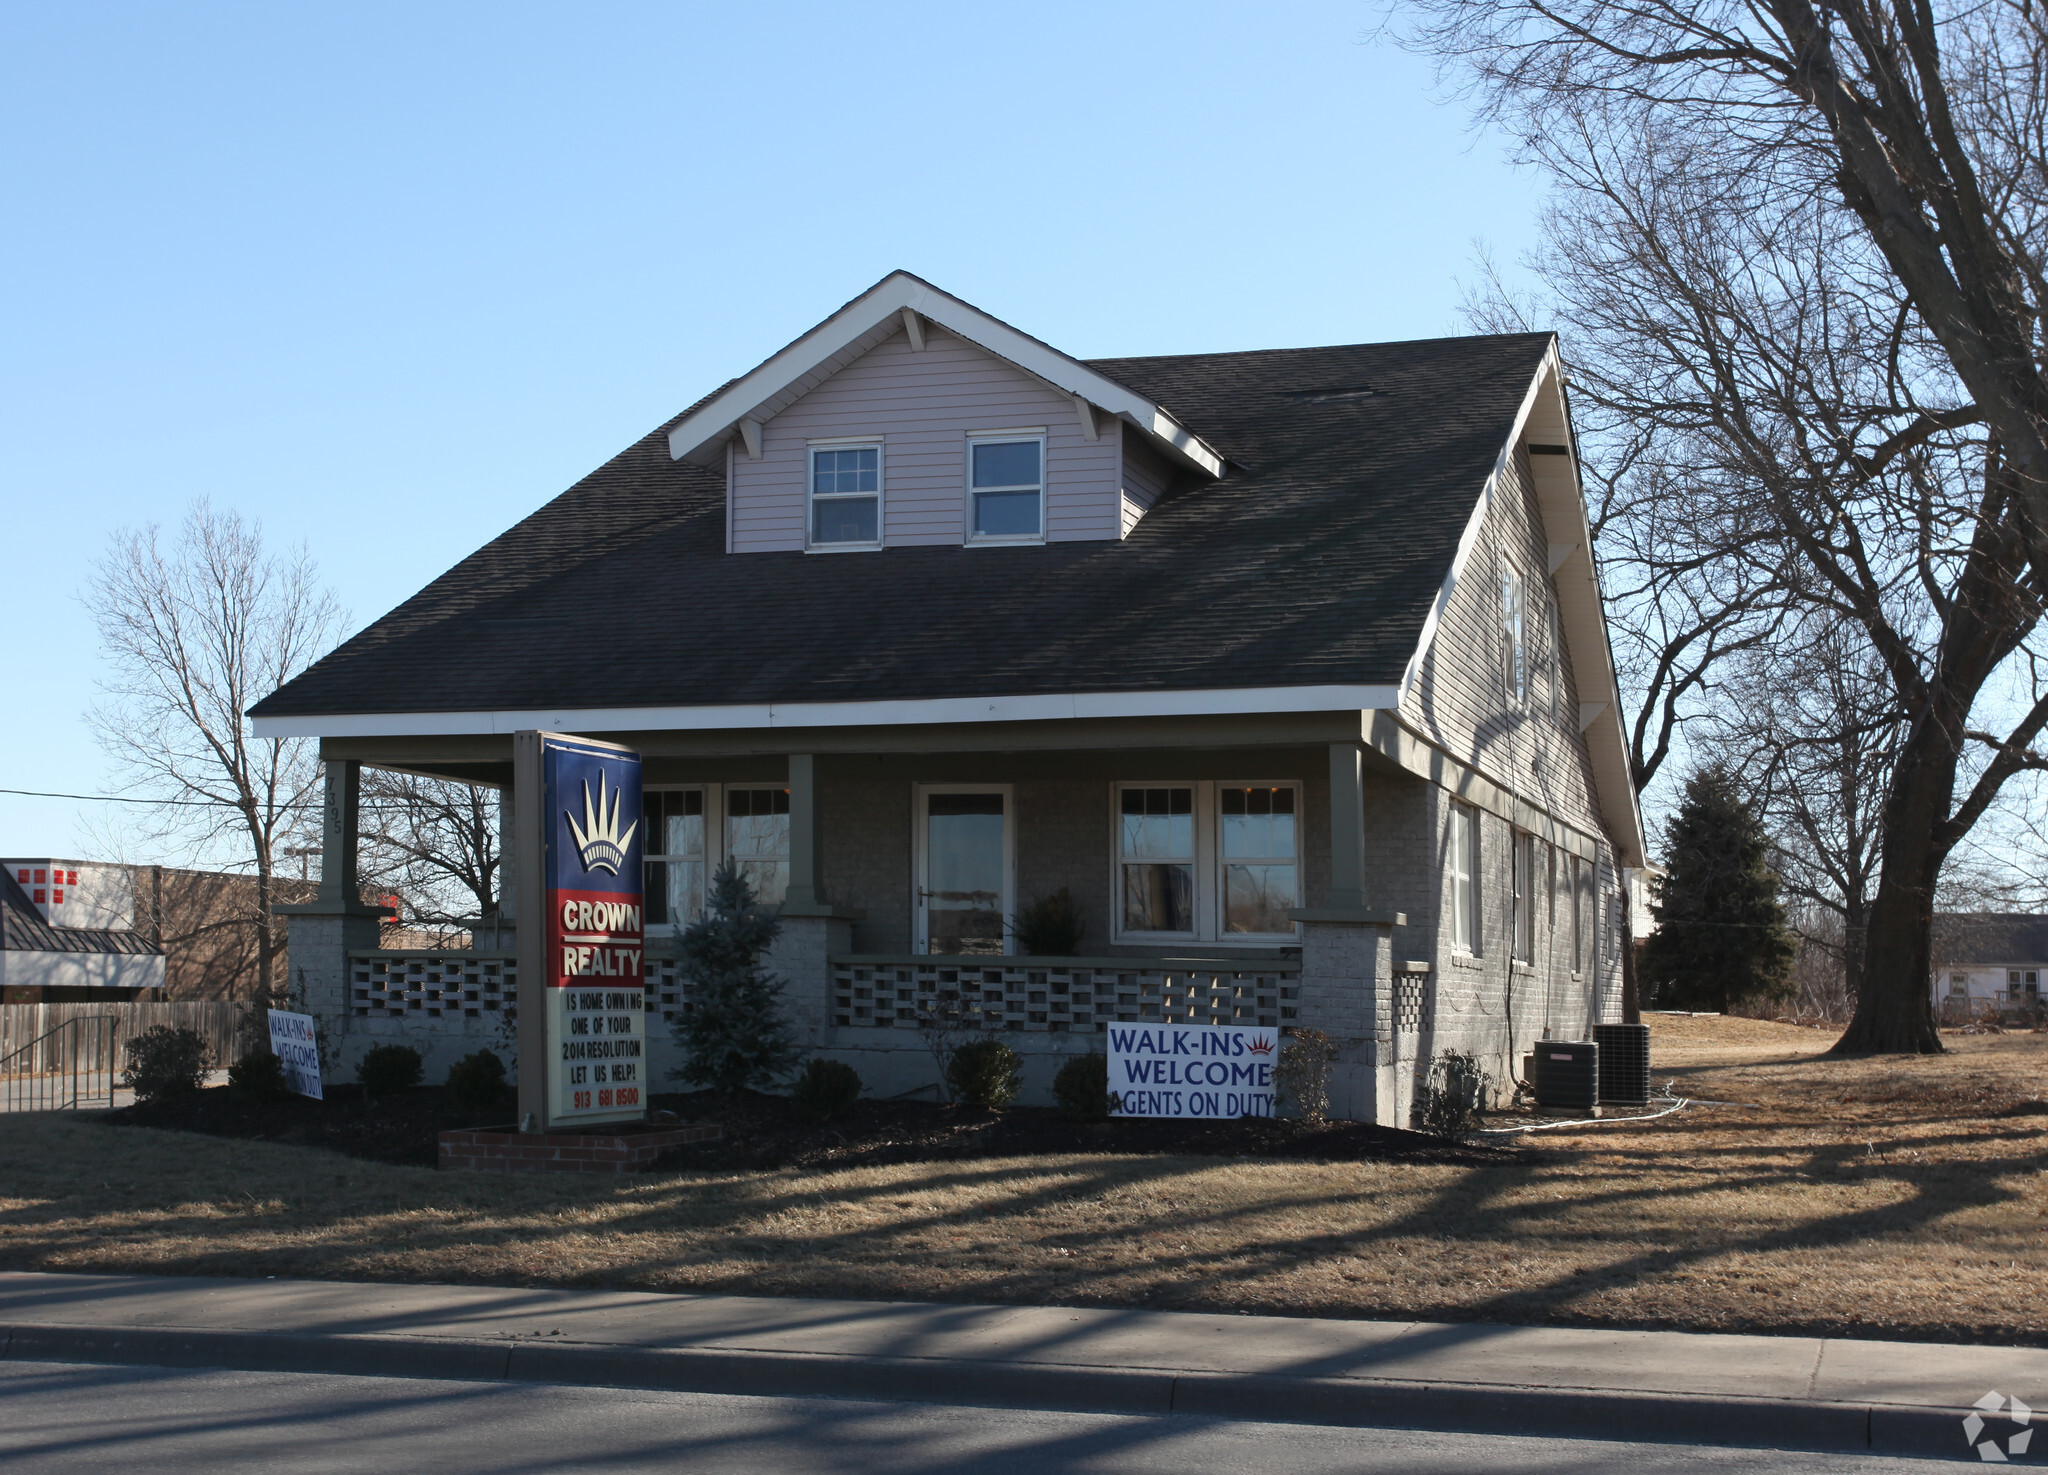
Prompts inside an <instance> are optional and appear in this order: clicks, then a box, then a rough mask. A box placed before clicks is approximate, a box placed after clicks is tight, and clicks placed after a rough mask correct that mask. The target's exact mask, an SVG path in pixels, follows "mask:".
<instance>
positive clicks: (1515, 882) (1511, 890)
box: [1508, 830, 1536, 963]
mask: <svg viewBox="0 0 2048 1475" xmlns="http://www.w3.org/2000/svg"><path fill="white" fill-rule="evenodd" d="M1535 888H1536V837H1535V836H1534V835H1532V834H1530V833H1529V832H1528V831H1527V830H1513V831H1510V832H1509V835H1508V957H1509V958H1510V959H1511V960H1512V961H1514V962H1517V963H1533V962H1535V961H1536V897H1535Z"/></svg>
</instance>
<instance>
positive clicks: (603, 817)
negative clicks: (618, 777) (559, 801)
mask: <svg viewBox="0 0 2048 1475" xmlns="http://www.w3.org/2000/svg"><path fill="white" fill-rule="evenodd" d="M622 797H623V796H622V795H621V793H620V791H619V790H618V789H616V788H614V789H613V790H612V791H611V803H610V805H609V806H607V805H606V803H605V791H604V770H603V769H602V768H600V769H599V770H598V771H597V807H596V809H595V810H593V809H592V808H591V805H590V781H589V780H588V779H586V780H584V783H583V823H582V824H580V825H579V824H577V823H576V816H575V815H574V814H573V813H571V812H570V811H569V810H566V809H565V810H563V811H562V818H563V819H566V820H567V821H569V833H570V834H572V835H574V836H575V837H576V853H577V855H579V856H581V857H582V859H583V869H584V870H586V871H610V872H611V873H612V874H613V875H614V876H616V875H617V874H618V873H619V867H621V866H623V865H624V864H625V863H626V847H627V846H628V845H631V844H632V843H633V832H634V831H635V830H637V829H639V828H640V821H638V820H637V819H636V820H634V821H633V823H631V824H630V825H627V826H626V833H625V834H623V835H621V834H620V833H619V801H620V799H621V798H622Z"/></svg>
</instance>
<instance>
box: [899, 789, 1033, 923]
mask: <svg viewBox="0 0 2048 1475" xmlns="http://www.w3.org/2000/svg"><path fill="white" fill-rule="evenodd" d="M933 794H1001V795H1002V796H1003V902H1002V912H1003V951H1002V954H1001V956H1003V957H1006V958H1007V957H1010V956H1012V955H1014V954H1015V953H1016V951H1017V937H1016V931H1015V926H1016V916H1017V795H1016V792H1015V788H1014V786H1013V785H1010V784H913V785H912V786H911V794H910V846H911V872H910V884H911V887H912V890H911V896H910V930H911V938H910V950H911V951H912V952H913V953H919V954H925V955H929V954H930V952H931V945H932V936H931V914H930V912H929V911H928V910H927V909H926V907H925V904H924V892H925V891H927V890H928V889H930V884H931V873H930V871H929V870H928V869H927V866H928V864H929V862H930V860H931V856H930V854H929V851H930V849H931V816H930V814H929V813H927V811H926V807H925V800H926V799H928V798H929V797H930V796H931V795H933ZM944 956H951V955H950V954H946V955H944ZM966 956H973V955H966Z"/></svg>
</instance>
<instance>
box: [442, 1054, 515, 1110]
mask: <svg viewBox="0 0 2048 1475" xmlns="http://www.w3.org/2000/svg"><path fill="white" fill-rule="evenodd" d="M447 1089H448V1104H449V1105H450V1106H452V1107H454V1108H455V1109H456V1110H457V1111H488V1110H490V1109H491V1108H492V1107H494V1106H496V1105H497V1104H498V1103H499V1102H500V1101H502V1100H504V1099H505V1062H504V1061H502V1060H500V1059H499V1058H498V1057H497V1056H496V1055H495V1054H494V1053H493V1052H491V1051H489V1050H479V1051H477V1052H476V1054H474V1055H465V1056H463V1057H462V1058H461V1059H460V1060H458V1061H456V1062H455V1063H454V1064H453V1065H451V1066H449V1067H448V1088H447Z"/></svg>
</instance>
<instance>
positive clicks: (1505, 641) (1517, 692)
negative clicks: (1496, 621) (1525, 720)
mask: <svg viewBox="0 0 2048 1475" xmlns="http://www.w3.org/2000/svg"><path fill="white" fill-rule="evenodd" d="M1522 601H1523V594H1522V576H1521V575H1520V574H1519V573H1517V572H1516V571H1515V570H1514V569H1503V570H1501V576H1500V659H1501V682H1502V685H1503V686H1504V687H1505V688H1506V690H1507V696H1508V700H1509V701H1510V702H1512V703H1515V704H1517V705H1519V704H1520V703H1521V701H1522V699H1523V698H1524V697H1525V696H1527V695H1528V692H1529V648H1528V629H1527V620H1526V619H1525V611H1524V609H1523V603H1522Z"/></svg>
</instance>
